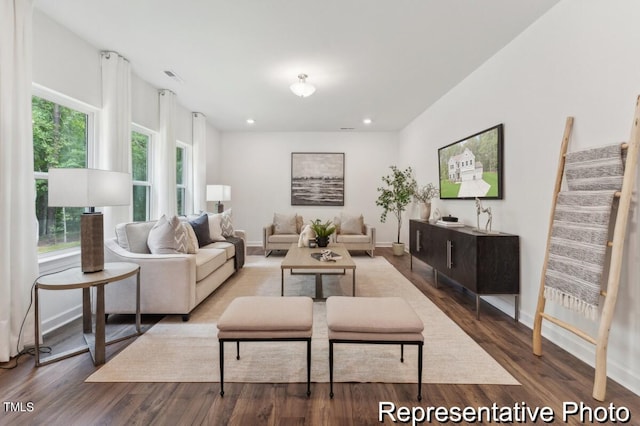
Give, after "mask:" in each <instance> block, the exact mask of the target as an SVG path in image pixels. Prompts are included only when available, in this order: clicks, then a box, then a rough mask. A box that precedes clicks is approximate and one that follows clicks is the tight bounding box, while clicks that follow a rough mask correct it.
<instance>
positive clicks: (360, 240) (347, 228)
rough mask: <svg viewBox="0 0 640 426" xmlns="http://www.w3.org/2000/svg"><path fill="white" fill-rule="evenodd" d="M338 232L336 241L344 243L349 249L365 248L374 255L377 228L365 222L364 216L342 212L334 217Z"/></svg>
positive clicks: (334, 235) (335, 237)
mask: <svg viewBox="0 0 640 426" xmlns="http://www.w3.org/2000/svg"><path fill="white" fill-rule="evenodd" d="M333 223H334V224H335V225H336V232H335V234H333V238H334V241H335V242H337V243H341V244H344V246H345V248H346V249H347V250H349V251H356V250H364V251H365V252H367V254H368V255H369V256H371V257H374V250H375V248H376V228H374V227H373V226H371V225H368V224H366V223H364V217H363V216H362V215H360V216H351V215H347V214H341V215H340V216H337V217H335V218H334V219H333Z"/></svg>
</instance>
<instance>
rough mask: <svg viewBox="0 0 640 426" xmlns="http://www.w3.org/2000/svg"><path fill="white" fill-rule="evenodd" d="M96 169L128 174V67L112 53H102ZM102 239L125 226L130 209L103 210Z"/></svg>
mask: <svg viewBox="0 0 640 426" xmlns="http://www.w3.org/2000/svg"><path fill="white" fill-rule="evenodd" d="M95 152H96V162H95V164H97V166H98V168H99V169H104V170H113V171H116V172H126V173H131V66H130V64H129V61H127V60H126V59H125V58H123V57H122V56H120V55H119V54H118V53H116V52H102V121H101V123H100V139H99V140H98V144H97V147H96V151H95ZM103 212H104V236H105V238H109V237H113V236H114V235H115V228H116V225H117V224H118V223H122V222H129V221H131V220H132V217H133V206H132V205H131V204H130V205H129V206H115V207H105V208H104V209H103Z"/></svg>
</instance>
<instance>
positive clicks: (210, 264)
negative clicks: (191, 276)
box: [195, 246, 227, 282]
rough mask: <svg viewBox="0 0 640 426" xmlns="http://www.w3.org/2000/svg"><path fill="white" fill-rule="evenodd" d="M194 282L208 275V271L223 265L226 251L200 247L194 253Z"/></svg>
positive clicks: (225, 259)
mask: <svg viewBox="0 0 640 426" xmlns="http://www.w3.org/2000/svg"><path fill="white" fill-rule="evenodd" d="M195 256H196V282H198V281H200V280H202V279H203V278H206V277H207V276H209V274H210V273H212V272H213V271H215V270H216V269H218V268H219V267H221V266H222V265H224V263H225V262H226V261H227V252H226V250H224V249H215V248H209V246H207V248H204V247H201V248H200V250H198V253H196V255H195Z"/></svg>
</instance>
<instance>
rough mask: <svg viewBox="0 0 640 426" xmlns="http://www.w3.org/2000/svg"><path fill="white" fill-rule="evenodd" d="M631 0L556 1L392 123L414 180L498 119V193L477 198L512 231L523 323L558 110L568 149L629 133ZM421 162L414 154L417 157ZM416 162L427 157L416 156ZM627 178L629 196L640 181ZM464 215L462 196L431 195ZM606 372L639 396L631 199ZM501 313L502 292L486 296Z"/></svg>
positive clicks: (637, 30)
mask: <svg viewBox="0 0 640 426" xmlns="http://www.w3.org/2000/svg"><path fill="white" fill-rule="evenodd" d="M638 22H640V3H638V2H635V1H633V0H624V1H617V2H602V1H598V0H565V1H563V2H561V3H559V4H558V5H557V6H556V7H554V8H553V9H551V10H550V11H549V12H548V13H547V14H546V15H545V16H543V17H542V18H541V19H539V20H538V21H537V22H535V23H534V24H533V25H532V26H531V27H530V28H529V29H528V30H526V31H525V32H524V33H523V34H521V35H520V36H519V37H518V38H516V39H515V40H514V41H513V42H511V43H510V44H509V45H508V46H506V47H505V48H504V49H503V50H502V51H501V52H499V53H498V54H497V55H495V56H494V57H493V58H491V59H490V60H489V61H487V62H486V63H485V64H484V65H483V66H481V67H480V68H479V69H478V70H476V71H475V72H474V73H473V74H471V75H470V76H469V77H468V78H466V79H465V80H464V81H463V82H462V83H460V84H459V85H458V86H457V87H456V88H455V89H453V90H452V91H451V92H449V93H448V94H447V95H445V96H444V97H443V98H441V99H440V100H439V101H438V102H437V103H436V104H434V105H433V106H432V107H430V108H429V109H427V110H426V111H425V112H424V113H423V114H422V115H420V116H419V117H418V118H417V119H416V120H414V122H413V123H411V124H410V125H409V126H407V128H405V129H404V130H403V131H402V132H401V136H400V139H401V141H400V152H399V158H400V164H408V165H413V166H414V167H415V168H416V172H417V173H416V174H417V176H418V178H419V180H420V181H422V182H423V183H427V182H434V183H435V182H437V181H438V164H437V148H439V147H441V146H444V145H447V144H449V143H451V142H453V141H456V140H458V139H461V138H463V137H465V136H468V135H471V134H473V133H476V132H478V131H480V130H483V129H485V128H487V127H490V126H493V125H495V124H498V123H504V126H505V127H504V130H505V146H504V169H505V175H504V178H505V179H504V181H505V197H504V200H502V201H492V202H486V203H484V204H485V205H488V206H491V207H492V211H493V214H494V220H493V228H494V229H496V230H501V231H504V232H509V233H514V234H518V235H520V250H521V262H520V265H521V296H522V297H521V321H522V322H523V323H525V324H526V325H528V326H532V323H533V317H534V314H535V309H536V303H537V295H538V289H539V282H540V273H541V268H542V262H543V256H544V252H545V248H546V238H547V228H548V221H549V212H550V208H551V194H552V190H553V184H554V181H555V175H556V170H557V165H558V153H559V149H560V142H561V139H562V135H563V130H564V123H565V118H566V116H568V115H572V116H574V117H575V123H574V129H573V136H572V140H571V143H570V149H572V150H576V149H582V148H585V147H590V146H599V145H605V144H611V143H615V142H620V141H624V140H628V138H629V132H630V128H631V122H632V118H633V113H634V108H635V102H636V96H637V95H639V94H640V78H639V77H640V55H638V48H637V46H638V45H640V27H639V26H638ZM417 159H420V161H417ZM422 160H426V163H425V162H424V161H422ZM639 183H640V179H636V194H637V190H638V188H640V184H639ZM436 207H439V208H440V210H441V211H442V212H443V213H445V214H446V213H451V214H453V215H454V216H459V217H460V218H461V219H462V220H464V221H465V222H467V223H470V224H473V223H475V221H476V218H475V204H474V202H473V201H446V202H443V201H440V200H438V201H436ZM632 208H633V210H632V213H631V220H630V225H629V232H628V236H627V247H626V258H625V262H624V266H623V276H622V282H621V288H620V293H619V299H618V304H617V308H616V315H615V319H614V322H613V326H612V332H611V337H610V340H609V343H610V344H609V370H608V371H609V375H610V377H612V378H614V379H615V380H616V381H618V382H620V383H622V384H623V385H625V386H626V387H628V388H630V389H631V390H633V391H634V392H636V393H640V339H639V338H638V331H639V330H640V286H638V282H640V266H639V265H640V261H639V260H640V259H639V258H640V234H639V232H638V222H639V219H640V212H639V211H640V209H638V205H637V197H636V200H635V202H634V204H633V207H632ZM490 301H491V303H494V304H496V305H497V306H498V307H500V308H501V309H503V310H505V312H507V313H509V314H512V312H513V302H512V300H511V298H507V297H505V298H490ZM547 308H548V309H547V312H550V313H552V314H553V315H557V316H559V317H561V318H564V319H566V320H569V321H572V322H574V323H577V324H579V325H580V327H583V328H585V329H587V330H589V331H591V332H592V335H595V334H596V330H597V328H596V327H595V325H593V324H592V323H591V322H589V321H586V320H584V319H582V318H580V317H579V316H576V315H572V314H568V313H567V312H566V311H565V310H564V309H562V308H557V307H556V306H554V305H553V304H552V303H551V302H549V303H547ZM558 330H559V328H557V327H552V326H549V324H548V323H547V322H545V329H544V335H545V336H547V337H548V338H550V339H551V340H553V341H554V342H557V343H558V344H559V345H560V346H561V347H563V348H565V349H567V350H568V351H570V352H571V353H573V354H575V355H577V356H578V357H580V358H581V359H583V360H585V361H586V362H587V363H589V364H591V365H593V363H594V348H593V346H591V345H590V344H587V343H585V342H583V341H582V340H581V339H578V338H576V337H575V336H573V335H572V334H570V333H566V332H560V331H558Z"/></svg>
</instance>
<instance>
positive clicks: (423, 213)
mask: <svg viewBox="0 0 640 426" xmlns="http://www.w3.org/2000/svg"><path fill="white" fill-rule="evenodd" d="M429 216H431V203H420V219H422V220H429Z"/></svg>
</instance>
